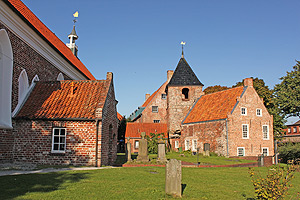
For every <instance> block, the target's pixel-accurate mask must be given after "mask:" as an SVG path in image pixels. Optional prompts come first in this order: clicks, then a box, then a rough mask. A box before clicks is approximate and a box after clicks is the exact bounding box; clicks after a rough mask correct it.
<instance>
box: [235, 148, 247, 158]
mask: <svg viewBox="0 0 300 200" xmlns="http://www.w3.org/2000/svg"><path fill="white" fill-rule="evenodd" d="M240 149H242V150H243V155H240V154H239V153H240V152H239V150H240ZM236 155H237V156H246V152H245V147H238V148H237V150H236Z"/></svg>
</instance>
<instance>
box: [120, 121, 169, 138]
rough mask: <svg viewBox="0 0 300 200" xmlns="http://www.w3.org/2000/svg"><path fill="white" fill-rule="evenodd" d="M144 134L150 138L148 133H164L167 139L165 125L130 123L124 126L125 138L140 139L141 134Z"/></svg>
mask: <svg viewBox="0 0 300 200" xmlns="http://www.w3.org/2000/svg"><path fill="white" fill-rule="evenodd" d="M142 132H145V133H146V135H149V136H150V133H164V136H165V137H167V132H168V127H167V124H162V123H132V122H128V123H127V126H126V133H125V137H131V138H134V137H135V138H140V137H141V133H142Z"/></svg>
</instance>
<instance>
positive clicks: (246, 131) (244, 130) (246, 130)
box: [242, 124, 249, 139]
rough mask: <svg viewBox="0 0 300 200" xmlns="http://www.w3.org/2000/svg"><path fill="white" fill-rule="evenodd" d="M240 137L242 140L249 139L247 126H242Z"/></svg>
mask: <svg viewBox="0 0 300 200" xmlns="http://www.w3.org/2000/svg"><path fill="white" fill-rule="evenodd" d="M242 137H243V139H249V125H248V124H243V126H242Z"/></svg>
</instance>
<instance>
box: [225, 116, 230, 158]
mask: <svg viewBox="0 0 300 200" xmlns="http://www.w3.org/2000/svg"><path fill="white" fill-rule="evenodd" d="M225 121H226V141H227V156H228V157H229V147H228V122H227V118H226V119H225Z"/></svg>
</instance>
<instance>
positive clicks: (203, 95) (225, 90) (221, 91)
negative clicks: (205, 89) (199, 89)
mask: <svg viewBox="0 0 300 200" xmlns="http://www.w3.org/2000/svg"><path fill="white" fill-rule="evenodd" d="M242 87H244V86H238V87H234V88H228V89H225V90H221V91H217V92H213V93H209V94H205V95H203V96H208V95H212V94H216V93H220V92H226V91H228V90H233V89H236V88H242Z"/></svg>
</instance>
